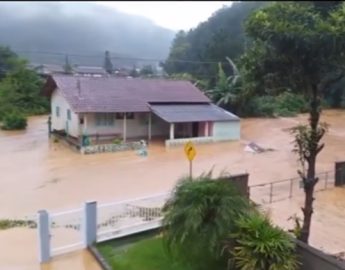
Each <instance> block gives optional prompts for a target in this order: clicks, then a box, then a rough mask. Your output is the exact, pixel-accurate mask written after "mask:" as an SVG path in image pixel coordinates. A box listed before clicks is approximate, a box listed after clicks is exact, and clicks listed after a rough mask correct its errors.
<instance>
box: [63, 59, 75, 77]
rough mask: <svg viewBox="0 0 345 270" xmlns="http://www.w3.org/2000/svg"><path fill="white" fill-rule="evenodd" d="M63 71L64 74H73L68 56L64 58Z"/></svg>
mask: <svg viewBox="0 0 345 270" xmlns="http://www.w3.org/2000/svg"><path fill="white" fill-rule="evenodd" d="M63 69H64V71H65V73H66V74H72V73H73V68H72V66H71V64H70V62H69V59H68V55H66V57H65V64H64V66H63Z"/></svg>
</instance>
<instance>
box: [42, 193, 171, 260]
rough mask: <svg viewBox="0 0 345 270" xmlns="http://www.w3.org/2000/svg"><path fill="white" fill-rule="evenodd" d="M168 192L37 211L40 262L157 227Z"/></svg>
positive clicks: (159, 224)
mask: <svg viewBox="0 0 345 270" xmlns="http://www.w3.org/2000/svg"><path fill="white" fill-rule="evenodd" d="M169 195H170V193H161V194H157V195H154V196H149V197H142V198H137V199H134V200H125V201H120V202H115V203H108V204H100V205H97V203H96V202H88V203H85V205H84V207H83V208H79V209H75V210H71V211H66V212H60V213H53V214H49V213H48V212H47V211H45V210H43V211H39V213H38V230H39V245H40V262H41V263H43V262H47V261H49V260H50V259H51V257H52V256H56V255H59V254H63V253H67V252H70V251H73V250H78V249H82V248H86V247H87V246H89V245H91V244H92V243H94V242H102V241H106V240H109V239H114V238H118V237H122V236H125V235H129V234H132V233H137V232H141V231H146V230H149V229H154V228H158V227H160V226H161V221H162V218H163V215H162V207H163V206H164V204H165V202H166V201H167V199H168V198H169Z"/></svg>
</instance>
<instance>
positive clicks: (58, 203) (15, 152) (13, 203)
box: [0, 110, 345, 269]
mask: <svg viewBox="0 0 345 270" xmlns="http://www.w3.org/2000/svg"><path fill="white" fill-rule="evenodd" d="M306 120H307V116H306V115H301V116H299V117H295V118H279V119H258V118H251V119H244V120H242V121H241V126H242V127H241V137H242V140H241V141H239V142H227V143H217V144H213V145H200V146H197V147H196V151H197V156H196V158H195V161H194V174H195V175H196V174H200V173H202V172H205V171H208V170H210V169H211V168H212V167H213V166H214V171H215V173H216V174H217V173H219V172H221V171H222V170H223V169H227V171H228V172H230V173H242V172H248V173H249V174H250V184H251V185H253V184H258V183H264V182H269V181H276V180H281V179H285V178H290V177H294V176H296V169H297V165H298V164H297V161H296V160H297V158H296V156H295V155H294V154H293V153H292V152H291V150H292V148H293V145H292V143H291V142H292V140H293V138H292V136H291V135H290V134H289V132H288V131H287V129H288V128H290V127H293V126H295V125H297V124H298V123H303V122H305V121H306ZM322 120H323V121H326V122H327V123H329V124H330V129H329V132H328V134H327V135H326V136H325V139H324V141H325V143H326V147H325V149H324V150H323V151H322V152H321V154H320V156H319V158H318V164H317V170H318V171H325V170H333V168H334V162H335V161H342V160H345V143H344V142H345V125H344V123H345V112H344V111H337V110H330V111H326V112H324V114H323V116H322ZM250 141H254V142H256V143H258V144H259V145H261V146H264V147H269V148H273V149H275V151H272V152H266V153H262V154H252V153H248V152H245V151H244V147H245V145H246V143H248V142H250ZM187 173H188V162H187V160H186V158H185V156H184V152H183V148H182V147H178V148H174V149H170V150H166V149H165V148H164V147H163V144H160V143H153V144H151V145H150V147H149V155H148V157H140V156H138V155H136V153H135V152H132V151H130V152H123V153H104V154H95V155H81V154H79V153H76V152H73V151H71V150H70V149H69V148H67V147H66V146H64V145H63V144H62V143H61V142H59V143H54V142H52V141H49V139H48V135H47V116H39V117H31V118H30V119H29V122H28V128H27V130H26V131H20V132H18V131H16V132H5V131H0V184H1V190H0V218H9V217H22V216H25V215H31V214H34V213H36V211H37V210H39V209H47V210H50V211H58V210H60V209H62V210H63V209H70V208H76V207H80V206H81V205H82V203H83V202H85V201H88V200H97V201H99V202H111V201H116V200H122V199H128V198H134V197H137V196H146V195H153V194H155V193H160V192H166V191H169V190H171V188H172V187H173V185H174V184H175V182H176V180H177V179H178V178H179V177H181V176H183V175H186V174H187ZM336 198H337V199H336V200H340V199H342V200H345V199H344V198H339V197H338V196H337V197H336ZM324 200H326V201H325V203H326V204H327V202H329V203H330V204H334V203H335V199H332V196H329V197H327V198H324ZM339 207H340V208H341V209H342V210H344V209H343V208H344V205H343V204H342V205H341V206H339ZM287 208H288V207H287ZM340 208H338V209H340ZM284 209H286V208H284ZM327 211H328V210H327ZM332 211H333V210H332ZM333 212H334V213H335V210H334V211H333ZM286 214H288V213H286ZM284 216H285V215H284ZM342 220H343V221H344V223H345V217H344V219H342ZM324 222H325V223H327V220H325V221H324ZM28 231H29V232H28ZM339 233H341V234H343V232H342V231H341V232H340V231H339ZM20 235H22V236H20ZM2 237H3V239H2V240H1V238H2ZM10 239H13V243H14V244H13V245H11V247H9V246H8V245H7V244H8V243H10V242H9V241H12V240H10ZM320 239H321V238H320ZM320 239H319V240H318V241H321V240H320ZM34 240H36V235H35V231H34V230H27V229H13V230H7V231H2V232H0V256H3V258H1V257H0V269H34V268H25V267H23V265H21V266H22V267H19V266H18V268H16V267H15V264H14V262H15V260H16V259H15V258H17V259H18V257H13V256H14V255H13V254H18V253H17V247H18V246H23V250H20V252H19V253H20V254H21V256H22V257H23V258H22V259H23V262H25V261H26V262H29V261H30V260H31V261H32V262H33V261H35V262H36V258H37V246H36V244H31V245H30V244H29V243H33V242H35V241H34ZM16 241H17V242H18V245H16V244H15V243H17V242H16ZM32 241H33V242H32ZM19 243H20V244H19ZM12 246H13V247H12ZM344 246H345V245H344ZM27 249H29V252H25V250H27ZM78 258H80V256H79V257H78ZM11 265H13V267H12V268H11V267H10V266H11ZM51 269H57V268H51ZM61 269H72V268H61ZM75 269H77V268H75ZM85 269H86V268H85Z"/></svg>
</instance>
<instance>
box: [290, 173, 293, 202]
mask: <svg viewBox="0 0 345 270" xmlns="http://www.w3.org/2000/svg"><path fill="white" fill-rule="evenodd" d="M292 188H293V178H292V179H291V180H290V194H289V198H290V199H291V198H292Z"/></svg>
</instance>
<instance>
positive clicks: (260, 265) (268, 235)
mask: <svg viewBox="0 0 345 270" xmlns="http://www.w3.org/2000/svg"><path fill="white" fill-rule="evenodd" d="M224 250H226V251H227V252H228V253H229V255H230V258H231V259H230V260H229V262H230V265H232V266H233V267H235V268H236V269H239V270H249V269H253V270H254V269H255V270H267V269H269V270H295V269H297V266H298V261H297V256H296V255H295V243H294V241H293V239H292V238H291V237H290V236H289V235H288V234H287V233H286V232H284V231H283V230H282V229H280V228H278V227H275V226H273V225H272V224H271V222H270V220H269V219H268V218H267V217H265V216H263V215H262V214H259V213H252V214H250V215H247V216H242V217H241V218H240V219H238V220H237V221H236V229H235V231H234V232H233V233H231V234H230V240H229V241H228V243H227V244H226V245H225V247H224Z"/></svg>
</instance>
